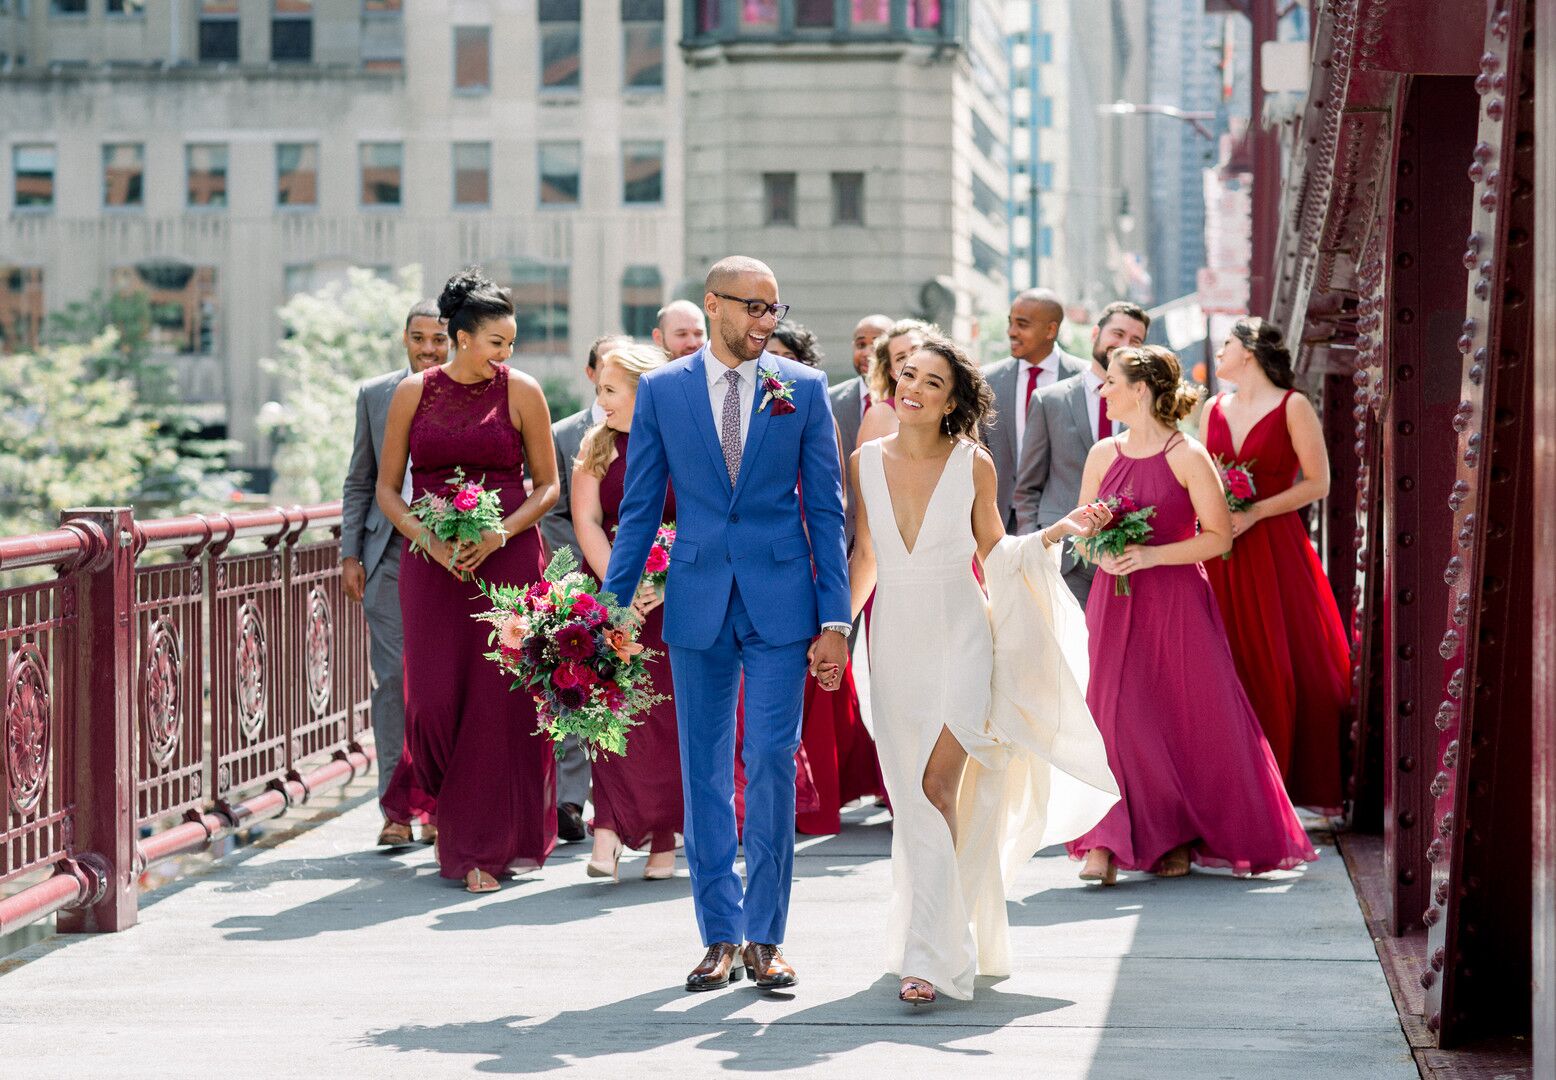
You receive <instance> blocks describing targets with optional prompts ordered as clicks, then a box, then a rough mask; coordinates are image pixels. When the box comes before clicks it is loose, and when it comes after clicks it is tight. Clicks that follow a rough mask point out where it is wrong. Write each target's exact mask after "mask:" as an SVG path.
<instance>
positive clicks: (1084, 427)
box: [1070, 375, 1097, 449]
mask: <svg viewBox="0 0 1556 1080" xmlns="http://www.w3.org/2000/svg"><path fill="white" fill-rule="evenodd" d="M1070 381H1071V382H1073V383H1074V384H1075V385H1074V386H1073V387H1072V388H1071V389H1070V413H1071V415H1072V416H1073V417H1074V418H1075V423H1076V424H1077V425H1079V426H1080V429H1081V437H1082V438H1083V439H1084V440H1085V442H1086V447H1087V449H1090V448H1091V444H1092V443H1094V442H1096V441H1097V433H1096V431H1095V430H1094V429H1093V428H1092V426H1091V411H1090V409H1089V408H1088V407H1087V404H1086V376H1084V375H1077V376H1075V377H1074V378H1073V379H1071V380H1070Z"/></svg>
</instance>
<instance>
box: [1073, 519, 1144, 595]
mask: <svg viewBox="0 0 1556 1080" xmlns="http://www.w3.org/2000/svg"><path fill="white" fill-rule="evenodd" d="M1102 502H1103V504H1104V505H1105V506H1106V507H1107V508H1108V509H1109V510H1111V511H1113V522H1112V524H1110V525H1109V526H1108V527H1107V528H1106V529H1103V530H1101V531H1100V532H1098V533H1096V534H1095V535H1093V536H1077V537H1075V539H1074V540H1073V541H1072V542H1071V543H1072V546H1073V548H1074V550H1075V554H1076V557H1077V558H1080V559H1084V560H1085V561H1086V562H1089V563H1092V564H1093V565H1095V564H1096V562H1097V560H1098V559H1099V558H1100V557H1101V556H1103V555H1112V556H1114V557H1115V558H1116V557H1118V556H1119V555H1122V554H1123V553H1124V549H1125V548H1126V547H1129V546H1130V545H1131V544H1143V543H1145V542H1146V541H1147V540H1149V539H1151V518H1152V517H1153V516H1154V515H1155V514H1156V507H1154V506H1140V505H1139V504H1137V503H1136V502H1135V501H1134V499H1132V498H1130V497H1129V496H1128V495H1115V496H1110V497H1109V498H1106V499H1103V500H1102ZM1113 595H1114V596H1128V595H1130V592H1129V575H1128V574H1122V575H1120V576H1118V577H1115V578H1114V579H1113Z"/></svg>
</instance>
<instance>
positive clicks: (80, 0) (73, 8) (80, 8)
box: [49, 0, 86, 15]
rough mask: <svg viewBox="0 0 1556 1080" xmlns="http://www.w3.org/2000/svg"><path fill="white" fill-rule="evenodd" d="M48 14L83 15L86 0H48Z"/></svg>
mask: <svg viewBox="0 0 1556 1080" xmlns="http://www.w3.org/2000/svg"><path fill="white" fill-rule="evenodd" d="M49 14H50V15H85V14H86V0H49Z"/></svg>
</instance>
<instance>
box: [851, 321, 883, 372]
mask: <svg viewBox="0 0 1556 1080" xmlns="http://www.w3.org/2000/svg"><path fill="white" fill-rule="evenodd" d="M890 329H891V319H890V318H888V317H887V316H885V315H866V316H865V317H864V318H862V319H860V320H859V325H858V326H855V327H854V370H855V371H856V372H858V373H859V377H860V378H864V376H865V375H866V374H867V373H868V372H869V370H870V358H871V357H872V356H874V355H875V341H876V339H877V338H879V337H880V336H881V335H882V334H884V333H886V331H888V330H890Z"/></svg>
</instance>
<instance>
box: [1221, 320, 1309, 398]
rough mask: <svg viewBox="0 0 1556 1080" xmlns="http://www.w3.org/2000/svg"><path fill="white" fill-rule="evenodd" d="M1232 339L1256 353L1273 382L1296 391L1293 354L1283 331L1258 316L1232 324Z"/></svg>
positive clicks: (1256, 358)
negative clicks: (1292, 364) (1292, 363)
mask: <svg viewBox="0 0 1556 1080" xmlns="http://www.w3.org/2000/svg"><path fill="white" fill-rule="evenodd" d="M1232 336H1233V337H1235V338H1236V339H1237V340H1238V341H1240V342H1241V343H1242V346H1243V348H1245V349H1247V350H1248V351H1249V352H1251V353H1253V357H1254V359H1255V360H1257V361H1259V366H1260V367H1261V368H1263V369H1264V374H1265V376H1266V377H1267V378H1268V379H1269V380H1270V382H1272V383H1274V384H1275V385H1276V386H1278V387H1280V388H1281V389H1282V390H1291V389H1294V388H1295V387H1296V376H1295V375H1294V374H1293V373H1292V370H1291V350H1290V349H1288V348H1286V339H1285V337H1284V336H1283V335H1282V334H1281V332H1280V327H1278V326H1276V325H1275V324H1274V323H1270V322H1265V321H1264V320H1263V319H1261V318H1259V316H1257V315H1244V316H1243V317H1242V318H1241V319H1238V320H1237V322H1235V323H1233V324H1232Z"/></svg>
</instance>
